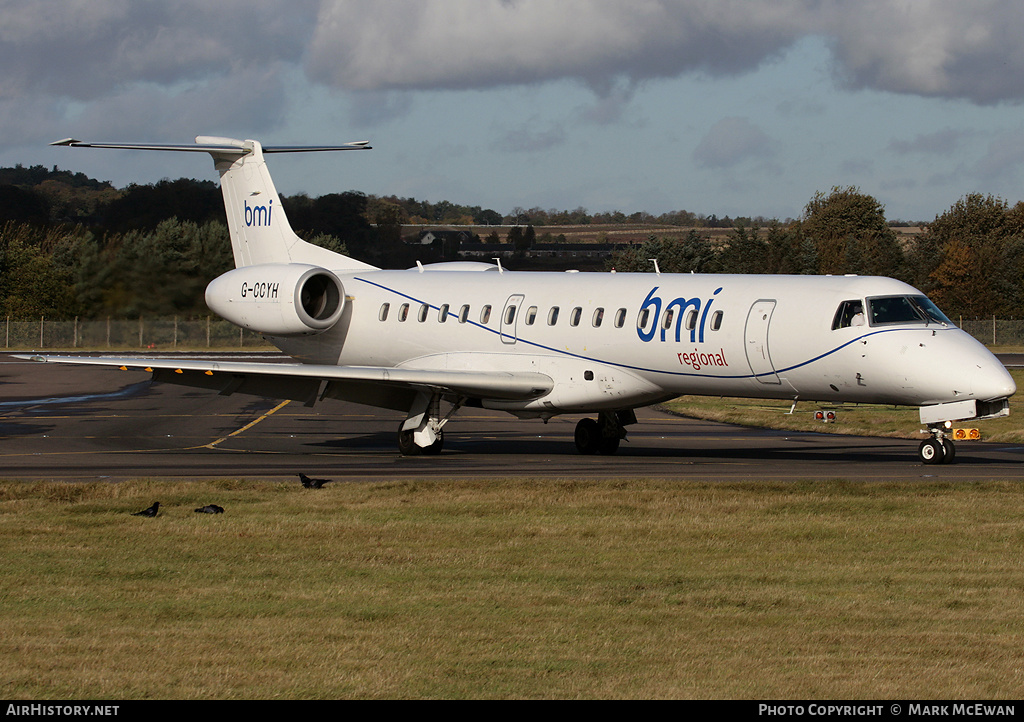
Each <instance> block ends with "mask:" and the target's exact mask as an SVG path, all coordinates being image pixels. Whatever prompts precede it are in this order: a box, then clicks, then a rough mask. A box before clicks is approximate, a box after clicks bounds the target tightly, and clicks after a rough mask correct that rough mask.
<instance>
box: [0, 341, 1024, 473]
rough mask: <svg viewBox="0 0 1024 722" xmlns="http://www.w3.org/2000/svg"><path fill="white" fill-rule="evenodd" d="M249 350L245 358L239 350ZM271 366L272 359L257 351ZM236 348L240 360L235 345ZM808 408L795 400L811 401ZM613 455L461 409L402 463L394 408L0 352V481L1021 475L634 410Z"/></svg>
mask: <svg viewBox="0 0 1024 722" xmlns="http://www.w3.org/2000/svg"><path fill="white" fill-rule="evenodd" d="M241 355H245V356H250V357H252V356H253V354H241ZM259 357H260V360H263V361H267V360H272V359H273V358H274V356H273V355H265V354H260V355H259ZM232 358H239V355H233V356H232ZM810 408H811V407H810V405H807V407H806V408H805V410H806V411H808V412H809V411H810ZM637 417H638V420H639V423H638V424H637V425H635V426H631V427H629V437H628V440H627V441H626V442H624V443H623V444H622V445H621V446H620V447H619V451H618V453H617V454H615V455H614V456H600V455H597V456H584V455H580V454H578V453H576V450H575V446H574V444H573V432H574V428H575V424H576V421H577V420H578V418H579V417H577V416H565V417H556V418H554V419H552V420H551V421H550V422H549V423H547V424H545V423H543V422H542V421H539V420H527V421H520V420H518V419H516V418H514V417H512V416H509V415H508V414H504V413H499V412H489V411H484V410H480V409H463V410H462V411H461V412H460V413H459V414H457V415H456V416H455V417H454V419H453V420H452V421H451V422H450V423H449V424H448V426H446V427H445V447H444V451H443V452H442V453H441V454H440V455H439V456H416V457H403V456H401V455H400V454H399V453H398V451H397V448H396V433H397V429H398V425H399V424H400V423H401V421H402V420H403V416H402V415H401V414H399V413H397V412H389V411H382V410H378V409H373V408H369V407H365V406H358V405H355V404H348V403H343V402H339V401H332V400H329V401H325V402H322V403H318V404H317V405H316V406H314V407H312V408H308V407H305V406H303V405H302V404H300V403H297V402H290V403H287V402H286V403H283V404H282V403H281V402H279V401H275V400H269V399H261V398H255V397H247V396H241V395H234V396H219V395H217V394H215V393H211V392H209V391H203V390H198V389H190V388H187V387H182V386H174V385H170V384H153V383H150V381H149V374H148V373H145V372H138V371H117V370H112V369H104V368H96V367H85V366H82V367H78V366H67V365H56V364H41V363H35V362H30V361H22V360H19V359H15V358H13V357H11V356H10V355H0V478H4V479H26V480H28V479H52V480H63V481H79V480H81V481H85V480H97V479H108V480H115V481H116V480H122V479H129V478H142V477H144V478H167V479H171V478H173V479H199V478H248V479H270V480H280V481H282V482H288V483H297V482H295V479H296V478H297V474H298V473H299V472H305V473H306V474H309V475H311V476H312V475H315V476H318V477H324V478H331V479H334V480H335V481H386V480H394V479H453V478H462V479H466V478H501V477H538V478H576V479H607V478H668V479H680V480H682V479H689V480H694V481H719V480H721V481H725V480H747V479H755V480H805V479H822V480H824V479H849V480H914V479H918V480H934V479H953V480H957V479H959V480H982V479H1018V478H1020V477H1021V473H1022V471H1024V467H1022V462H1024V445H1022V444H998V443H984V442H960V443H958V445H957V463H956V464H952V465H948V466H945V465H940V466H925V465H923V464H921V462H920V461H919V460H918V458H917V444H918V443H919V442H918V441H915V440H907V439H883V438H872V437H854V436H840V435H833V434H825V433H794V432H789V431H770V430H763V429H751V428H745V427H739V426H732V425H728V424H718V423H712V422H705V421H699V420H694V419H685V418H680V417H677V416H673V415H671V414H668V413H665V412H663V411H660V410H658V409H656V408H647V409H639V410H638V411H637Z"/></svg>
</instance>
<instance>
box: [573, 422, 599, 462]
mask: <svg viewBox="0 0 1024 722" xmlns="http://www.w3.org/2000/svg"><path fill="white" fill-rule="evenodd" d="M574 440H575V441H576V450H577V451H579V452H580V453H581V454H596V453H597V452H598V450H599V449H600V447H601V427H600V426H598V424H597V422H596V421H594V420H593V419H580V420H579V423H578V424H576V434H575V436H574Z"/></svg>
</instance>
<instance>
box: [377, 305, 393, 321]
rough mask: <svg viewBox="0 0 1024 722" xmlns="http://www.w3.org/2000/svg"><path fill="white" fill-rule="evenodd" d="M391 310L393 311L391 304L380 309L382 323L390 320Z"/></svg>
mask: <svg viewBox="0 0 1024 722" xmlns="http://www.w3.org/2000/svg"><path fill="white" fill-rule="evenodd" d="M389 310H391V304H390V303H385V304H384V305H383V306H381V307H380V316H379V318H380V320H381V321H387V320H388V311H389Z"/></svg>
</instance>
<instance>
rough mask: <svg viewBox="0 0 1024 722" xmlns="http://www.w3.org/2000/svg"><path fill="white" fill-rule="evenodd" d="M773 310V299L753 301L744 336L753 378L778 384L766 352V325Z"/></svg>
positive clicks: (770, 318)
mask: <svg viewBox="0 0 1024 722" xmlns="http://www.w3.org/2000/svg"><path fill="white" fill-rule="evenodd" d="M774 311H775V301H774V300H769V299H761V300H760V301H755V302H754V305H753V306H751V307H750V313H748V314H747V328H746V332H745V337H746V339H747V344H746V349H747V363H749V364H750V370H751V371H752V372H753V374H754V378H756V379H757V380H758V381H760V382H761V383H763V384H779V383H782V382H781V381H779V377H778V374H776V373H775V366H774V365H773V364H772V357H771V354H770V353H769V352H768V325H769V324H770V323H771V320H772V313H774Z"/></svg>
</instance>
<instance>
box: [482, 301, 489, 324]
mask: <svg viewBox="0 0 1024 722" xmlns="http://www.w3.org/2000/svg"><path fill="white" fill-rule="evenodd" d="M490 320H491V306H490V304H487V305H486V306H484V307H483V308H481V309H480V323H487V322H488V321H490Z"/></svg>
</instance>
